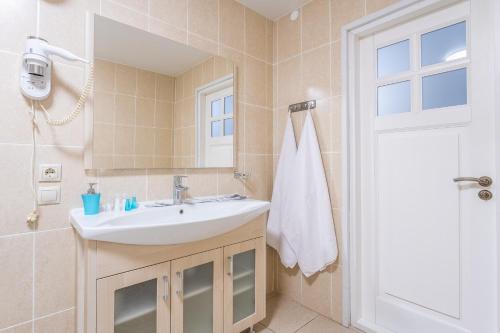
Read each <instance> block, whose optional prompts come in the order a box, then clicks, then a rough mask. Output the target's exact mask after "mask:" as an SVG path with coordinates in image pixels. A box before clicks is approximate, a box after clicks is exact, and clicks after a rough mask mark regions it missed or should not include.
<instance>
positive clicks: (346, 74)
mask: <svg viewBox="0 0 500 333" xmlns="http://www.w3.org/2000/svg"><path fill="white" fill-rule="evenodd" d="M463 1H465V0H401V1H399V2H397V3H395V4H393V5H391V6H388V7H386V8H384V9H382V10H380V11H377V12H375V13H373V14H370V15H367V16H364V17H362V18H360V19H358V20H356V21H353V22H351V23H349V24H347V25H345V26H343V27H342V31H341V78H342V105H341V110H342V124H341V126H342V127H341V128H342V156H343V159H342V198H344V199H343V203H342V230H343V233H342V249H341V252H342V255H343V258H347V259H346V260H345V261H344V263H343V267H344V270H343V276H342V283H343V287H342V288H343V298H342V308H343V317H342V324H343V325H344V326H348V325H352V326H354V327H356V328H359V329H362V330H363V331H366V332H373V333H384V332H388V331H387V330H385V329H383V328H381V327H377V326H374V325H373V324H372V323H368V322H366V321H364V320H363V318H361V316H360V309H361V302H360V301H361V298H360V296H361V292H362V291H361V289H362V286H361V273H360V268H361V260H360V258H361V257H360V254H361V251H360V245H361V244H360V240H361V239H360V236H361V231H360V226H361V220H360V214H359V209H360V207H359V206H360V202H359V193H358V190H357V184H358V183H359V182H360V177H358V173H359V170H360V168H361V165H360V162H359V161H358V158H357V152H358V149H359V136H360V129H359V127H358V125H359V124H358V122H359V114H358V111H359V108H358V107H357V105H358V97H359V96H358V95H359V91H358V90H359V89H358V87H357V77H358V74H359V71H360V68H359V62H358V61H357V59H358V56H359V40H360V39H361V38H363V37H365V36H367V35H370V34H373V33H375V32H378V31H382V30H384V29H386V28H388V27H389V26H391V25H394V24H397V23H399V22H403V21H407V20H411V19H412V18H416V17H418V16H421V15H423V14H425V13H430V12H432V11H435V10H437V9H439V8H442V7H446V6H449V5H452V4H456V3H460V2H463ZM471 1H476V0H471ZM481 1H484V0H481ZM488 1H492V0H488ZM492 4H493V8H494V13H493V16H494V22H495V32H494V35H495V41H494V44H495V47H494V49H495V51H494V52H495V54H494V62H495V63H494V66H495V88H494V89H495V92H496V94H495V101H494V103H495V109H497V110H498V109H499V108H500V3H499V2H498V1H492ZM495 137H496V140H497V142H500V117H496V118H495ZM495 155H496V156H493V157H492V158H495V160H496V163H497V165H500V145H497V146H496V151H495ZM495 176H496V178H495V179H498V180H500V168H497V170H496V175H495ZM496 212H497V213H496V214H497V220H499V221H500V200H497V202H496ZM497 243H498V244H500V228H497ZM497 257H498V258H500V247H498V246H497ZM498 269H499V268H498V267H497V270H498ZM496 293H497V303H498V304H500V288H497V291H496ZM497 312H498V316H499V318H500V307H498V310H497ZM499 327H500V326H499Z"/></svg>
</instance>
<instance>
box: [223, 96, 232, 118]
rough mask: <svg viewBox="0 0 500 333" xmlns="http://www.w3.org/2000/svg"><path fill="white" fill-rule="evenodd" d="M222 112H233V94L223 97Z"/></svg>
mask: <svg viewBox="0 0 500 333" xmlns="http://www.w3.org/2000/svg"><path fill="white" fill-rule="evenodd" d="M224 113H225V114H230V113H233V95H231V96H227V97H225V98H224Z"/></svg>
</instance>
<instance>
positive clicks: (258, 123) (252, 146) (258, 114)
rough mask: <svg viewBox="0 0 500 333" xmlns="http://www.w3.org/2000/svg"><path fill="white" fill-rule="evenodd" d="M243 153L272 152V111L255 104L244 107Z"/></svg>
mask: <svg viewBox="0 0 500 333" xmlns="http://www.w3.org/2000/svg"><path fill="white" fill-rule="evenodd" d="M244 116H245V122H244V123H245V153H246V154H272V130H273V129H272V124H273V122H272V119H271V118H272V113H271V112H270V111H268V110H266V109H263V108H259V107H257V106H252V105H246V107H245V113H244Z"/></svg>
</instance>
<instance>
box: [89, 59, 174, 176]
mask: <svg viewBox="0 0 500 333" xmlns="http://www.w3.org/2000/svg"><path fill="white" fill-rule="evenodd" d="M174 80H175V79H174V78H173V77H171V76H167V75H162V74H158V73H153V72H149V71H145V70H142V69H139V68H134V67H130V66H125V65H121V64H115V63H112V62H109V61H105V60H101V59H96V61H95V84H94V133H93V140H94V142H93V164H92V166H93V167H94V168H96V169H113V168H114V169H133V168H142V169H144V168H171V167H172V156H173V152H172V151H173V145H174V142H173V137H172V135H173V134H172V133H173V127H172V124H173V106H174V83H175V81H174Z"/></svg>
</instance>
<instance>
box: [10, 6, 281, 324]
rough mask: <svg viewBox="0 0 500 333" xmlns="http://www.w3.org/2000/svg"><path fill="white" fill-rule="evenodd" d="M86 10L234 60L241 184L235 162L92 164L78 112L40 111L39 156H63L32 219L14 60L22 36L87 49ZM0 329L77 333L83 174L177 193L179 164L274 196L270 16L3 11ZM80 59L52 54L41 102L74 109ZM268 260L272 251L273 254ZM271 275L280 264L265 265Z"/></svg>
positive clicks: (117, 186)
mask: <svg viewBox="0 0 500 333" xmlns="http://www.w3.org/2000/svg"><path fill="white" fill-rule="evenodd" d="M86 10H90V11H92V12H97V13H101V14H102V15H105V16H108V17H110V18H113V19H117V20H119V21H122V22H125V23H128V24H132V25H134V26H137V27H139V28H142V29H146V30H148V31H151V32H154V33H158V34H162V35H165V36H167V37H170V38H173V39H175V40H177V41H180V42H183V43H187V44H189V45H193V46H195V47H198V48H201V49H203V50H206V51H209V52H213V53H215V54H219V55H222V56H224V57H228V58H230V59H231V60H232V61H233V62H234V63H236V64H237V66H238V70H239V71H241V73H242V74H243V75H240V76H239V77H240V82H239V83H238V85H239V89H238V91H239V93H240V105H239V112H240V115H241V116H240V117H239V119H240V124H239V125H240V129H241V130H240V137H239V140H238V142H239V154H240V156H239V159H238V168H239V169H240V170H243V171H246V172H250V173H251V177H250V179H249V180H248V181H247V184H246V185H243V184H242V183H241V182H239V181H237V180H234V178H233V175H232V170H230V169H206V170H198V171H197V170H183V169H180V170H171V171H168V170H164V169H160V170H147V169H142V170H125V171H109V172H98V173H97V172H96V173H86V172H85V171H84V168H83V145H84V142H83V118H82V117H79V118H77V119H76V120H75V121H74V122H73V123H71V124H70V125H68V126H63V127H54V128H51V127H49V126H48V125H46V124H45V122H44V116H43V114H42V113H40V112H37V115H38V126H39V133H38V141H39V143H40V148H39V152H38V159H37V164H38V163H54V162H61V163H62V164H63V173H62V174H63V180H62V183H61V187H62V203H61V204H60V205H54V206H44V207H41V219H40V222H39V224H38V227H37V228H36V229H31V228H29V227H28V226H27V224H26V222H25V219H26V215H27V214H28V213H29V212H30V211H31V209H32V192H31V188H30V158H31V145H30V142H31V122H30V117H29V113H28V111H29V110H30V103H29V102H28V101H27V100H26V99H24V98H23V97H22V96H21V94H20V92H19V83H18V82H19V81H18V74H19V67H20V64H21V55H22V53H23V52H24V45H25V38H26V35H29V34H36V33H37V31H39V35H40V36H42V37H44V38H46V39H48V40H49V41H50V42H51V43H52V44H54V45H58V46H61V47H64V48H67V49H69V50H71V51H73V52H75V53H77V54H78V55H80V56H84V53H85V52H84V45H85V13H86ZM0 26H1V27H2V33H1V34H0V63H1V64H2V71H0V103H1V105H2V119H3V120H2V122H1V123H0V156H1V158H0V169H1V170H2V171H3V172H2V173H1V174H0V184H2V188H3V194H2V196H1V199H0V267H1V273H2V274H0V295H1V296H2V297H1V298H0V331H1V332H2V333H4V332H9V333H13V332H16V333H19V332H32V330H33V329H34V330H35V332H47V333H54V332H69V333H70V332H73V331H74V325H75V322H74V315H75V270H76V263H75V234H74V232H73V230H72V229H71V227H70V225H69V223H68V211H69V209H71V208H73V207H78V206H80V204H81V203H80V197H79V195H80V194H81V193H82V192H84V191H85V189H86V184H85V183H86V182H87V181H88V180H97V181H98V182H99V188H100V191H101V192H102V193H103V194H104V196H105V198H106V197H108V196H109V195H112V194H113V193H130V192H134V193H136V195H137V197H138V199H139V200H146V199H150V200H155V199H159V198H165V197H169V196H170V192H171V176H172V174H173V173H186V174H188V175H189V179H188V183H189V184H188V185H189V186H190V194H191V195H204V194H215V193H228V192H240V193H246V194H247V195H250V196H253V197H256V198H260V199H269V197H270V191H271V187H272V164H273V162H272V116H273V112H272V88H271V87H272V53H273V52H272V45H273V33H272V32H273V29H272V28H273V23H272V22H270V21H269V20H266V19H264V18H263V17H261V16H259V15H257V14H256V13H254V12H253V11H251V10H248V9H246V8H244V7H243V6H241V5H240V4H238V3H236V2H234V1H233V0H189V1H188V0H115V1H110V0H58V1H53V0H16V1H5V2H2V4H1V10H0ZM83 81H84V70H83V66H81V65H80V64H77V63H70V62H67V61H63V60H60V59H58V58H55V57H54V84H53V94H52V96H51V97H50V98H49V99H48V100H47V101H44V102H43V103H44V105H45V106H46V107H47V108H48V109H49V111H50V112H51V115H52V116H53V117H54V118H59V117H62V116H63V115H66V114H67V112H68V110H71V109H72V107H73V106H74V105H75V102H76V100H77V98H78V96H79V93H80V91H81V88H82V86H83V84H84V82H83ZM270 263H271V264H272V260H270ZM269 272H270V276H271V278H270V279H269V285H270V286H272V281H273V279H272V276H273V270H272V265H271V267H270V268H269Z"/></svg>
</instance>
